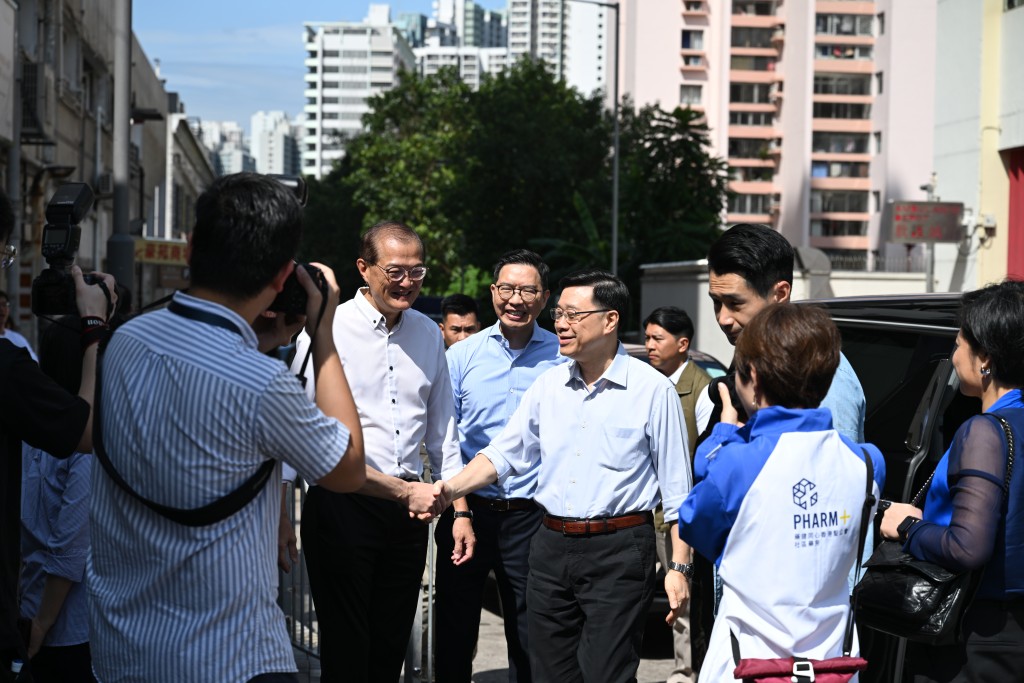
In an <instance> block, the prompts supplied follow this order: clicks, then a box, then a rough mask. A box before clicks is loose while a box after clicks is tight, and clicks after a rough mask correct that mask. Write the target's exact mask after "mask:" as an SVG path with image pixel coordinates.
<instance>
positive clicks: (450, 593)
mask: <svg viewBox="0 0 1024 683" xmlns="http://www.w3.org/2000/svg"><path fill="white" fill-rule="evenodd" d="M549 294H550V292H549V290H548V266H547V264H546V263H544V262H543V261H542V260H541V258H540V256H538V255H537V254H535V253H533V252H532V251H527V250H525V249H519V250H515V251H510V252H508V253H506V254H504V255H503V256H502V257H501V258H500V259H498V262H497V264H495V266H494V283H493V284H491V300H492V303H493V305H494V312H495V314H496V315H497V316H498V322H496V323H495V324H494V325H492V326H491V327H490V328H488V329H486V330H483V331H482V332H481V333H480V334H477V335H474V336H472V337H470V338H468V339H466V340H465V341H462V342H459V343H458V344H455V345H452V346H451V347H450V348H449V349H448V354H447V355H448V370H449V374H450V375H451V379H452V391H453V393H454V396H455V413H456V417H457V419H458V425H459V442H460V444H461V447H462V460H461V461H459V462H451V463H450V466H449V462H446V469H445V471H444V472H442V476H443V477H444V478H445V479H450V478H452V477H453V476H455V475H456V474H458V473H459V472H460V471H461V470H462V467H463V466H464V465H465V464H468V463H469V461H470V460H472V459H473V457H474V456H475V455H476V454H477V453H479V452H480V451H482V450H483V449H484V447H485V446H487V444H489V443H490V442H491V441H492V440H493V439H494V438H495V437H496V436H498V434H499V433H500V432H501V430H502V429H503V428H504V427H505V425H506V424H507V423H508V421H509V418H511V417H512V414H513V413H514V412H515V410H516V408H518V407H519V401H520V400H521V399H522V397H523V394H524V393H525V391H526V390H527V389H528V388H529V387H530V385H531V384H533V382H534V380H535V379H537V377H539V376H540V375H541V374H543V373H544V372H545V371H547V370H549V369H550V368H553V367H555V366H556V365H559V364H561V363H564V362H566V360H567V359H566V358H565V357H564V356H562V355H561V354H559V352H558V338H557V337H556V336H555V335H553V334H552V333H550V332H548V331H547V330H544V329H541V327H540V326H539V325H538V324H537V318H538V317H539V316H540V314H541V313H542V312H543V311H544V307H545V306H546V305H547V301H548V296H549ZM536 488H537V468H536V467H532V468H530V469H529V470H528V471H526V472H524V473H523V474H521V475H513V476H510V477H509V478H508V479H506V480H505V482H504V483H502V484H492V485H490V486H487V487H485V488H483V489H480V490H479V491H478V492H477V493H476V494H475V495H473V494H471V495H469V496H467V497H466V498H460V499H459V500H458V501H456V502H455V505H454V508H455V509H454V510H448V511H446V512H445V513H444V515H442V516H441V519H440V520H439V522H438V525H437V532H436V537H437V550H438V553H437V554H438V557H439V558H440V562H439V563H438V566H437V577H436V598H435V600H436V603H435V604H436V607H435V609H436V624H437V662H436V663H437V668H436V671H437V679H438V680H439V681H445V683H469V682H470V679H471V677H472V673H473V651H474V648H475V645H476V641H477V635H478V633H479V630H480V609H481V606H482V600H483V589H484V584H485V582H486V580H487V575H488V573H489V572H490V571H491V570H493V571H494V575H495V578H496V579H497V583H498V594H499V596H500V597H501V603H502V613H503V615H504V621H505V641H506V642H507V644H508V662H509V667H508V678H509V681H510V683H517V682H518V683H527V682H528V681H530V680H532V678H531V676H530V662H529V656H528V654H527V628H526V623H527V622H526V577H527V575H528V573H529V557H530V539H531V538H533V534H534V533H536V531H537V529H538V528H539V527H540V522H541V511H540V508H538V507H537V504H536V503H534V501H533V495H534V492H535V491H536ZM453 512H454V514H453ZM449 556H451V558H452V561H451V562H448V561H447V558H448V557H449Z"/></svg>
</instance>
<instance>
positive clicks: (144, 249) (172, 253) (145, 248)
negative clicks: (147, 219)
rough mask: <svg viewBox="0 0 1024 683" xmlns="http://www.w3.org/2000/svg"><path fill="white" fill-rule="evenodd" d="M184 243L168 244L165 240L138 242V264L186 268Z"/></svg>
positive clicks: (136, 245)
mask: <svg viewBox="0 0 1024 683" xmlns="http://www.w3.org/2000/svg"><path fill="white" fill-rule="evenodd" d="M186 246H187V245H186V244H185V243H184V242H166V241H163V240H136V241H135V262H136V263H159V264H162V265H168V266H185V265H188V264H187V263H186V262H185V247H186Z"/></svg>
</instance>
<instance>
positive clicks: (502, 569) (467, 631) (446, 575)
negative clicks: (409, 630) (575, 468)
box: [434, 497, 542, 683]
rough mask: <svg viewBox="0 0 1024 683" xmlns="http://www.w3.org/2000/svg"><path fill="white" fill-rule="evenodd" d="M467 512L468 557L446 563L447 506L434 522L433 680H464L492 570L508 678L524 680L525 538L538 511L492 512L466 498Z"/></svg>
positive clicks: (449, 522) (469, 671)
mask: <svg viewBox="0 0 1024 683" xmlns="http://www.w3.org/2000/svg"><path fill="white" fill-rule="evenodd" d="M468 502H469V507H470V509H471V510H472V511H473V532H474V534H475V535H476V548H475V550H474V553H473V559H471V560H470V561H469V562H467V563H465V564H463V565H461V566H458V567H456V566H455V565H454V564H452V561H451V556H452V550H453V548H454V546H455V544H454V541H453V540H452V524H453V523H454V521H455V518H454V516H453V510H452V509H451V508H449V509H448V510H447V511H445V513H444V514H443V515H441V518H440V519H439V520H438V523H437V529H436V533H435V538H436V540H437V569H436V574H435V579H434V581H435V583H434V591H435V598H434V623H435V625H436V629H435V636H434V637H435V639H436V644H437V645H436V647H437V652H436V654H437V658H436V662H435V665H436V669H435V672H436V680H437V682H438V683H470V680H471V678H472V674H473V649H474V647H475V646H476V641H477V636H478V635H479V633H480V610H481V607H482V603H483V591H484V585H485V583H486V581H487V575H488V573H489V572H490V571H491V570H494V576H495V578H496V579H497V582H498V595H499V597H500V598H501V610H502V615H503V617H504V620H505V641H506V642H507V643H508V680H509V682H510V683H530V682H531V681H532V680H533V679H532V677H531V676H530V661H529V655H528V648H527V621H526V580H527V576H528V574H529V570H530V566H529V560H530V540H531V539H532V538H533V535H534V534H535V533H536V532H537V529H538V528H539V527H540V521H541V517H542V513H541V510H540V508H538V507H536V506H534V507H533V508H531V509H528V510H510V511H507V512H498V511H495V510H491V509H490V508H489V507H488V506H487V505H484V504H480V503H479V502H478V501H475V500H474V498H472V497H471V498H469V499H468Z"/></svg>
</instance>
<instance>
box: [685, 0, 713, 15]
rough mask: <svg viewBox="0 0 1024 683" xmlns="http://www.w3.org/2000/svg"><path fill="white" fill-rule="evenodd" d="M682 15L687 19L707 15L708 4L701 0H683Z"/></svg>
mask: <svg viewBox="0 0 1024 683" xmlns="http://www.w3.org/2000/svg"><path fill="white" fill-rule="evenodd" d="M683 16H684V17H686V18H688V19H694V18H697V17H706V16H708V5H707V3H706V2H704V1H703V0H699V1H696V0H684V2H683Z"/></svg>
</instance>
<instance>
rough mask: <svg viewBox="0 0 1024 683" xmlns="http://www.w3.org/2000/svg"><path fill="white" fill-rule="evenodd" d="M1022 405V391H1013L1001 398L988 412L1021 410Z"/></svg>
mask: <svg viewBox="0 0 1024 683" xmlns="http://www.w3.org/2000/svg"><path fill="white" fill-rule="evenodd" d="M1021 405H1022V400H1021V392H1020V389H1013V390H1012V391H1008V392H1006V393H1005V394H1003V395H1002V396H1000V397H999V400H998V401H996V402H995V403H993V404H992V405H991V406H990V407H989V409H988V412H990V413H991V412H992V411H993V410H999V409H1000V408H1020V407H1021Z"/></svg>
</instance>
